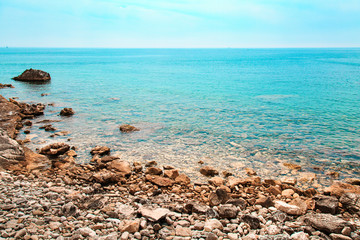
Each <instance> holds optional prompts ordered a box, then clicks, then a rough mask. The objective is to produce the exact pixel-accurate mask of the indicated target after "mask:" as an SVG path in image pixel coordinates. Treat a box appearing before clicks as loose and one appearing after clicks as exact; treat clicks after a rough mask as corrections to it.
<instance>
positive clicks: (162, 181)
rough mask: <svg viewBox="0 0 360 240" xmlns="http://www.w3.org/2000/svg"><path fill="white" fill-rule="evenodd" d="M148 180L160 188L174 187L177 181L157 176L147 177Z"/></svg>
mask: <svg viewBox="0 0 360 240" xmlns="http://www.w3.org/2000/svg"><path fill="white" fill-rule="evenodd" d="M146 180H147V181H149V182H152V183H154V184H156V185H158V186H160V187H169V186H172V185H174V183H175V181H174V180H171V179H169V178H165V177H160V176H157V175H146Z"/></svg>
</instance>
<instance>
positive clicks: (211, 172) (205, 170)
mask: <svg viewBox="0 0 360 240" xmlns="http://www.w3.org/2000/svg"><path fill="white" fill-rule="evenodd" d="M200 173H201V174H202V175H204V176H207V177H213V176H215V175H218V174H219V172H218V171H217V170H216V169H214V168H213V167H210V166H204V167H202V168H201V169H200Z"/></svg>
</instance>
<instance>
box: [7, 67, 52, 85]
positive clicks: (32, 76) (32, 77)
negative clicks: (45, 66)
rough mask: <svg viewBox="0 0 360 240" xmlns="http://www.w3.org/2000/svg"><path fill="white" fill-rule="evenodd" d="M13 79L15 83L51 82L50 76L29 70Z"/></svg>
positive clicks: (36, 70) (39, 71) (35, 70)
mask: <svg viewBox="0 0 360 240" xmlns="http://www.w3.org/2000/svg"><path fill="white" fill-rule="evenodd" d="M13 79H14V80H17V81H28V82H46V81H49V80H51V77H50V74H49V73H47V72H45V71H42V70H38V69H32V68H30V69H26V70H25V71H24V72H23V73H22V74H20V75H19V76H17V77H14V78H13Z"/></svg>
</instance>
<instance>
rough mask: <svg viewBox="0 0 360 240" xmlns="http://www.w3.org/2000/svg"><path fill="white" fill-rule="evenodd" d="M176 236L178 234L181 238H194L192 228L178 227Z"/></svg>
mask: <svg viewBox="0 0 360 240" xmlns="http://www.w3.org/2000/svg"><path fill="white" fill-rule="evenodd" d="M175 234H176V236H180V237H191V236H192V232H191V229H190V228H187V227H181V226H176V228H175Z"/></svg>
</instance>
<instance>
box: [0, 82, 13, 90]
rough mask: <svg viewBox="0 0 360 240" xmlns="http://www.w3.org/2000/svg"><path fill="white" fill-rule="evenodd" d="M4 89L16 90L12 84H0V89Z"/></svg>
mask: <svg viewBox="0 0 360 240" xmlns="http://www.w3.org/2000/svg"><path fill="white" fill-rule="evenodd" d="M3 88H15V87H14V86H13V85H11V84H2V83H0V89H3Z"/></svg>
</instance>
